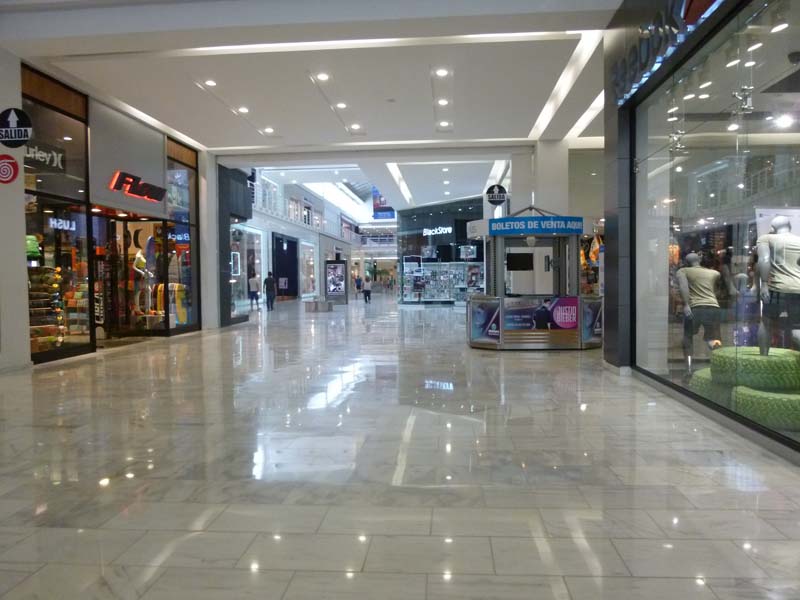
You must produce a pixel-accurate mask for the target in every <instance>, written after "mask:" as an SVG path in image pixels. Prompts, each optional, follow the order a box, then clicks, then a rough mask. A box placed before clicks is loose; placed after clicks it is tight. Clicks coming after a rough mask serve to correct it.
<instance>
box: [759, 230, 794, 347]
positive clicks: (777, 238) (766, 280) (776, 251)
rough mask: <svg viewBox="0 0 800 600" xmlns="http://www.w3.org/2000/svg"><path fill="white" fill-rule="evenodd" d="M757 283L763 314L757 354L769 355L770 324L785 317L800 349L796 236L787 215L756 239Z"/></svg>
mask: <svg viewBox="0 0 800 600" xmlns="http://www.w3.org/2000/svg"><path fill="white" fill-rule="evenodd" d="M756 245H757V249H758V266H757V271H756V272H757V274H758V280H759V281H758V283H759V290H760V296H761V301H762V303H763V314H762V320H761V326H760V327H759V328H758V345H759V347H760V348H761V354H762V355H763V356H766V355H767V354H769V346H770V341H771V340H770V337H771V330H772V326H773V324H774V323H775V322H776V321H777V320H778V319H779V318H780V317H781V316H782V315H785V316H786V317H787V318H788V323H787V326H788V329H790V330H791V331H792V341H793V343H794V345H795V347H798V348H800V236H797V235H795V234H793V233H792V224H791V222H790V221H789V217H784V216H780V215H779V216H777V217H775V218H774V219H772V223H771V228H770V232H769V233H768V234H766V235H762V236H761V237H760V238H758V241H757V242H756Z"/></svg>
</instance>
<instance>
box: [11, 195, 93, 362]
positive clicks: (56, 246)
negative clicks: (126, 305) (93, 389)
mask: <svg viewBox="0 0 800 600" xmlns="http://www.w3.org/2000/svg"><path fill="white" fill-rule="evenodd" d="M25 259H26V264H27V268H28V313H29V315H30V317H29V318H30V345H31V354H32V356H33V358H34V360H35V361H37V362H38V361H39V360H43V359H47V358H55V357H58V356H59V355H62V356H67V355H69V354H71V353H77V352H88V351H90V350H91V349H92V340H91V332H90V314H91V313H90V301H89V295H90V294H89V266H88V253H87V232H86V208H85V206H83V205H81V204H73V203H68V202H63V201H58V200H52V199H47V198H41V197H37V196H34V195H26V197H25Z"/></svg>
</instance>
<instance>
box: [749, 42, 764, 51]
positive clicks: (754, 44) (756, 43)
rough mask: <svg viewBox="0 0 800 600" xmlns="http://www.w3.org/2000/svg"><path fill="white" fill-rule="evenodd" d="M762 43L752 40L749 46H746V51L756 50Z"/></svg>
mask: <svg viewBox="0 0 800 600" xmlns="http://www.w3.org/2000/svg"><path fill="white" fill-rule="evenodd" d="M763 45H764V44H763V43H762V42H753V43H752V44H751V45H749V46H748V47H747V51H748V52H755V51H756V50H758V49H759V48H761V46H763Z"/></svg>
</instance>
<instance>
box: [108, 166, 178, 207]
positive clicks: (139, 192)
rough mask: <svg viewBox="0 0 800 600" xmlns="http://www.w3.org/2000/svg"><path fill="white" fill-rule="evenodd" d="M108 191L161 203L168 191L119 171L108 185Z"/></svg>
mask: <svg viewBox="0 0 800 600" xmlns="http://www.w3.org/2000/svg"><path fill="white" fill-rule="evenodd" d="M108 189H110V190H112V191H115V192H122V193H124V194H125V195H126V196H131V197H133V198H141V199H142V200H147V201H148V202H161V201H162V200H164V196H166V195H167V190H166V189H164V188H162V187H159V186H157V185H155V184H152V183H145V182H144V181H142V178H141V177H138V176H136V175H131V174H130V173H125V172H124V171H117V172H116V173H114V176H113V177H112V178H111V183H109V184H108Z"/></svg>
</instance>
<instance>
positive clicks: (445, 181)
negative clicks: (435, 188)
mask: <svg viewBox="0 0 800 600" xmlns="http://www.w3.org/2000/svg"><path fill="white" fill-rule="evenodd" d="M442 183H444V184H445V185H450V180H449V179H445V180H444V181H443V182H442Z"/></svg>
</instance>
